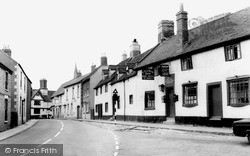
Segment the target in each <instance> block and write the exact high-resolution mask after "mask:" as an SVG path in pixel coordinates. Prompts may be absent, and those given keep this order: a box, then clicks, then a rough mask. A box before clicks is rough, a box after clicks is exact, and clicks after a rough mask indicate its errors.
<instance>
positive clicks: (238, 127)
mask: <svg viewBox="0 0 250 156" xmlns="http://www.w3.org/2000/svg"><path fill="white" fill-rule="evenodd" d="M233 133H234V135H235V136H239V137H247V139H248V142H249V143H250V118H246V119H242V120H239V121H235V122H234V123H233Z"/></svg>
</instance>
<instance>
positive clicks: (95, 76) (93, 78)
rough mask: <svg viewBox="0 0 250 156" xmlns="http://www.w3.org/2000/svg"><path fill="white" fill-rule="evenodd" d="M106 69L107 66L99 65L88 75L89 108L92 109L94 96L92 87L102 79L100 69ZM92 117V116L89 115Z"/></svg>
mask: <svg viewBox="0 0 250 156" xmlns="http://www.w3.org/2000/svg"><path fill="white" fill-rule="evenodd" d="M103 69H108V66H100V67H99V69H98V70H97V71H96V72H95V73H94V74H93V75H91V76H90V94H89V101H90V110H92V111H94V98H95V91H94V87H95V86H96V85H97V84H98V83H99V82H100V80H101V79H102V70H103ZM91 118H92V119H93V116H91Z"/></svg>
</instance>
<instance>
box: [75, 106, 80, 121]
mask: <svg viewBox="0 0 250 156" xmlns="http://www.w3.org/2000/svg"><path fill="white" fill-rule="evenodd" d="M76 118H77V119H80V106H77V114H76Z"/></svg>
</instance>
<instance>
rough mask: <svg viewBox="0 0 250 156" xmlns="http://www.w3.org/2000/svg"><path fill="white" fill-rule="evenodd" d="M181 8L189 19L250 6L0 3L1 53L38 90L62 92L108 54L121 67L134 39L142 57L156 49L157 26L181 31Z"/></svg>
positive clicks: (213, 1)
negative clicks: (8, 54) (166, 23)
mask: <svg viewBox="0 0 250 156" xmlns="http://www.w3.org/2000/svg"><path fill="white" fill-rule="evenodd" d="M180 3H183V5H184V10H185V11H187V12H188V20H191V19H194V18H197V17H202V18H203V19H208V18H211V17H214V16H216V15H219V14H222V13H228V12H231V13H234V12H237V11H239V10H241V9H244V8H246V7H250V1H249V0H238V1H236V0H233V1H231V0H230V1H229V0H206V1H201V0H175V1H173V0H171V1H170V0H21V1H20V0H8V1H6V0H0V6H1V9H0V19H1V22H0V23H1V24H0V48H4V47H9V48H10V49H11V50H12V58H13V59H15V60H16V61H17V62H19V63H20V64H21V66H22V67H23V69H24V70H25V73H26V74H27V75H28V77H29V79H30V80H31V81H32V88H33V89H37V88H39V85H40V82H39V81H40V79H43V78H45V79H47V81H48V82H47V85H48V89H49V90H57V89H58V87H59V86H60V85H61V84H62V83H64V82H66V81H68V80H71V79H72V78H73V73H74V68H75V65H77V68H78V70H80V71H81V72H82V74H87V73H89V72H90V69H91V65H92V64H95V65H97V66H99V65H100V58H101V56H103V55H105V56H107V58H108V64H117V63H119V62H120V61H121V60H122V54H123V53H124V52H126V53H127V54H128V56H129V46H130V45H131V43H132V41H133V39H134V38H136V39H137V41H138V43H139V44H140V45H141V52H145V51H146V50H148V49H150V48H152V47H153V46H155V45H156V44H157V42H158V41H157V37H158V23H159V22H160V21H161V20H173V21H174V22H175V26H176V13H177V12H178V11H179V8H180ZM175 31H176V27H175Z"/></svg>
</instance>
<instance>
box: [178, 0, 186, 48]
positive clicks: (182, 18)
mask: <svg viewBox="0 0 250 156" xmlns="http://www.w3.org/2000/svg"><path fill="white" fill-rule="evenodd" d="M187 14H188V13H187V12H186V11H184V9H183V4H181V5H180V11H179V12H178V13H177V14H176V21H177V37H178V40H177V44H178V45H179V46H181V47H180V48H183V46H184V45H185V44H186V43H187V42H188V24H187V23H188V16H187Z"/></svg>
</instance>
